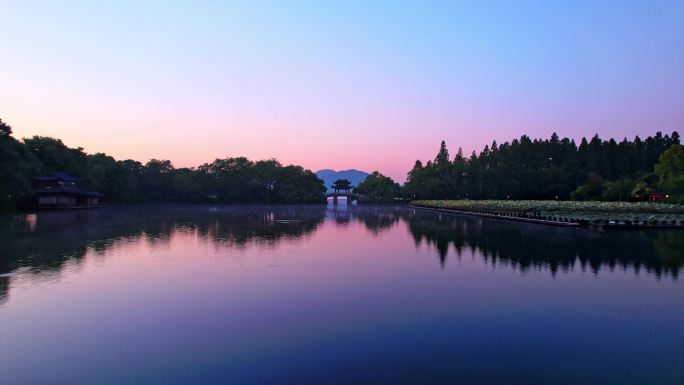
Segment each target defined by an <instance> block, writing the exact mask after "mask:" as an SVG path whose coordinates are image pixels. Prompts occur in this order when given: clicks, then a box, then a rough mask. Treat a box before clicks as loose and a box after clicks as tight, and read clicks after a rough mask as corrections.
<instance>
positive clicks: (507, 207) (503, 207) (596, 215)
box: [411, 200, 684, 221]
mask: <svg viewBox="0 0 684 385" xmlns="http://www.w3.org/2000/svg"><path fill="white" fill-rule="evenodd" d="M411 204H412V205H414V206H419V207H427V208H435V209H448V210H464V211H472V210H482V211H495V212H512V213H527V214H533V213H535V214H540V215H542V216H563V217H566V218H573V219H587V220H594V219H614V220H641V221H643V220H658V221H661V220H684V205H678V204H669V203H651V202H597V201H533V200H519V201H518V200H416V201H412V202H411Z"/></svg>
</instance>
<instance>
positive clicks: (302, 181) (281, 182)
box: [0, 120, 326, 210]
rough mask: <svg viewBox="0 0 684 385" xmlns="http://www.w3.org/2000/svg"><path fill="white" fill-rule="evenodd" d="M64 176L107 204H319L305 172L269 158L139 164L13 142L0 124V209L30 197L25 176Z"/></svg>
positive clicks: (315, 182) (321, 196)
mask: <svg viewBox="0 0 684 385" xmlns="http://www.w3.org/2000/svg"><path fill="white" fill-rule="evenodd" d="M57 171H60V172H66V173H68V174H71V175H73V176H76V177H80V178H82V183H80V185H81V187H82V189H84V190H92V191H99V192H101V193H103V194H104V195H105V199H106V200H107V201H109V202H113V203H136V202H188V203H190V202H191V203H314V202H315V203H321V202H325V191H326V189H325V187H324V186H323V182H322V181H321V180H320V179H318V177H317V176H316V175H315V174H314V173H313V172H311V171H310V170H305V169H304V168H302V167H300V166H293V165H288V166H284V165H282V164H281V163H280V162H278V161H277V160H275V159H270V160H260V161H251V160H249V159H247V158H244V157H233V158H225V159H216V160H214V161H213V162H211V163H206V164H203V165H201V166H199V167H193V168H187V167H182V168H176V167H174V166H173V164H172V163H171V161H169V160H158V159H152V160H150V161H149V162H147V163H145V164H143V163H141V162H138V161H135V160H131V159H127V160H116V159H114V158H113V157H111V156H109V155H107V154H103V153H97V154H87V153H85V152H84V151H83V148H80V147H79V148H69V147H67V146H66V145H65V144H64V143H63V142H62V141H61V140H59V139H55V138H49V137H41V136H34V137H32V138H26V139H23V140H17V139H15V138H14V137H13V136H12V128H11V127H10V126H9V125H8V124H6V123H4V122H2V120H0V209H5V210H7V209H12V208H14V207H16V205H17V204H20V203H21V202H22V201H25V200H26V199H29V198H30V196H31V195H32V190H31V177H32V176H38V175H46V174H50V173H53V172H57Z"/></svg>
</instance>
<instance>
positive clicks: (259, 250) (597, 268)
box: [0, 206, 684, 385]
mask: <svg viewBox="0 0 684 385" xmlns="http://www.w3.org/2000/svg"><path fill="white" fill-rule="evenodd" d="M683 265H684V234H682V233H681V232H677V231H651V232H597V231H588V230H577V229H560V228H552V227H543V226H536V225H527V224H519V223H512V222H505V221H497V220H487V219H479V218H472V217H462V216H457V215H451V214H438V213H434V212H427V211H414V210H412V209H409V208H402V207H386V206H385V207H373V206H362V207H360V208H355V209H352V210H346V208H345V206H341V207H340V209H338V210H333V209H332V208H331V207H328V208H326V207H323V206H321V207H318V206H308V207H306V206H305V207H301V206H299V207H290V206H277V207H266V206H251V207H250V206H245V207H209V206H161V207H131V208H123V209H116V210H113V209H111V210H99V211H81V212H60V213H40V214H27V215H6V216H0V383H2V384H48V383H49V384H129V383H130V384H133V383H136V384H142V383H155V384H414V383H415V384H427V383H434V384H456V383H463V384H506V385H510V384H526V385H529V384H545V385H548V384H659V385H666V384H677V385H680V384H684V285H682V282H681V281H682V278H680V277H679V275H680V273H681V270H682V266H683Z"/></svg>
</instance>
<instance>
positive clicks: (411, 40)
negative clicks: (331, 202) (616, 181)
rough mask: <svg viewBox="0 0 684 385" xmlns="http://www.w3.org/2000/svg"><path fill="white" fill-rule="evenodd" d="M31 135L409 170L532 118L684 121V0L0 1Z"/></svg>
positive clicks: (20, 121) (623, 125) (14, 100)
mask: <svg viewBox="0 0 684 385" xmlns="http://www.w3.org/2000/svg"><path fill="white" fill-rule="evenodd" d="M0 47H1V51H0V52H1V54H0V119H2V120H3V121H5V122H7V123H9V124H10V125H11V126H12V127H13V131H14V135H15V136H16V137H30V136H33V135H43V136H53V137H58V138H60V139H62V140H63V141H64V142H65V143H66V144H67V145H69V146H72V147H83V148H84V149H85V151H86V152H88V153H96V152H105V153H107V154H109V155H112V156H114V157H115V158H117V159H124V158H131V159H135V160H139V161H142V162H146V161H147V160H149V159H150V158H158V159H170V160H171V161H172V162H173V164H174V165H175V166H177V167H181V166H198V165H200V164H202V163H206V162H210V161H212V160H213V159H215V158H223V157H229V156H246V157H248V158H250V159H254V160H258V159H269V158H277V159H278V160H280V161H281V162H282V163H284V164H298V165H302V166H303V167H305V168H309V169H312V170H313V171H316V170H318V169H322V168H332V169H337V170H340V169H349V168H357V169H360V170H364V171H369V172H370V171H373V170H379V171H380V172H382V173H384V174H386V175H389V176H391V177H393V178H395V179H396V180H397V181H400V182H403V181H404V180H405V176H406V172H407V171H408V170H409V169H410V168H411V167H412V165H413V163H414V162H415V160H416V159H421V160H423V161H424V162H425V161H427V160H429V159H432V158H434V156H435V154H436V153H437V150H438V148H439V144H440V141H442V140H445V141H446V143H447V146H448V147H449V149H450V151H451V154H452V156H453V155H455V153H456V150H457V149H458V147H462V148H463V151H464V152H465V153H466V154H469V153H470V152H471V151H472V150H477V151H480V150H481V149H482V148H483V147H484V146H485V145H486V144H490V143H491V142H492V140H496V141H497V142H498V143H502V142H504V141H510V140H512V139H513V138H517V137H520V136H521V135H523V134H527V135H529V136H532V137H549V136H550V135H551V134H552V133H553V132H557V133H558V134H559V135H560V136H561V137H571V138H581V137H583V136H587V137H588V136H593V135H594V134H595V133H598V134H599V135H600V136H601V137H616V138H622V137H625V136H626V137H629V138H632V137H633V136H634V135H640V136H642V137H643V136H648V135H651V134H654V133H655V132H656V131H663V132H667V133H670V132H672V131H674V130H678V131H680V132H682V131H684V1H681V0H679V1H609V0H605V1H586V2H585V1H566V2H560V1H525V2H515V1H501V2H489V1H473V2H458V1H325V0H322V1H310V2H307V1H273V2H267V1H244V2H237V1H225V2H212V1H193V2H190V1H186V2H174V1H159V2H154V1H146V2H139V1H111V2H93V1H83V2H70V1H69V2H68V1H50V2H47V1H43V2H34V1H30V0H22V1H10V0H0Z"/></svg>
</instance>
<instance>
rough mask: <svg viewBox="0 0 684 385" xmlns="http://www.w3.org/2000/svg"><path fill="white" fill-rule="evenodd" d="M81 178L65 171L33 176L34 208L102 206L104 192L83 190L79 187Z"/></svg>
mask: <svg viewBox="0 0 684 385" xmlns="http://www.w3.org/2000/svg"><path fill="white" fill-rule="evenodd" d="M80 180H81V179H80V178H76V177H73V176H71V175H69V174H66V173H63V172H55V173H53V174H52V175H44V176H36V177H33V178H31V187H32V188H33V195H34V197H33V201H32V205H31V206H32V208H38V209H68V208H89V207H102V206H101V198H102V194H101V193H99V192H95V191H82V190H81V189H80V188H79V187H78V182H80Z"/></svg>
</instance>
